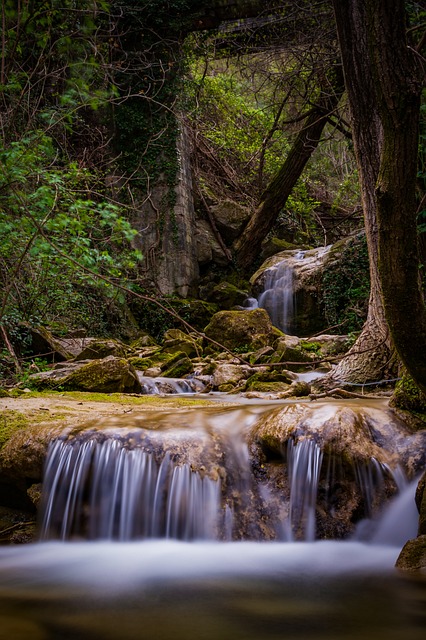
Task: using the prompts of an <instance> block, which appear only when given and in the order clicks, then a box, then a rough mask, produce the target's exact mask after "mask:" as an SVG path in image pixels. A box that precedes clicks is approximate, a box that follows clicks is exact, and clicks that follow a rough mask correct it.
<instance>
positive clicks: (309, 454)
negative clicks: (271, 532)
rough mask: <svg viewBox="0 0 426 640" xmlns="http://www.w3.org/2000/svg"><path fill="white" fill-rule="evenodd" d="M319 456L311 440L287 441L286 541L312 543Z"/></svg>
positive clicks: (319, 463)
mask: <svg viewBox="0 0 426 640" xmlns="http://www.w3.org/2000/svg"><path fill="white" fill-rule="evenodd" d="M322 458H323V454H322V451H321V449H320V448H319V446H318V445H317V444H316V443H315V442H313V441H312V440H300V441H299V442H297V443H295V442H294V441H293V440H289V442H288V445H287V465H288V475H289V478H290V504H289V517H288V521H287V523H286V525H285V529H286V531H287V536H288V539H289V540H300V539H302V540H315V507H316V499H317V493H318V483H319V478H320V471H321V463H322Z"/></svg>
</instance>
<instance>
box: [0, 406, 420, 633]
mask: <svg viewBox="0 0 426 640" xmlns="http://www.w3.org/2000/svg"><path fill="white" fill-rule="evenodd" d="M401 429H402V430H401ZM346 432H347V433H346ZM425 436H426V432H425V433H419V434H415V435H412V434H410V433H409V432H407V431H406V430H404V428H403V427H402V426H401V425H400V423H398V421H394V419H393V417H392V415H391V414H390V413H389V412H388V411H387V410H386V409H385V408H384V407H383V406H382V405H380V404H378V403H376V404H374V403H373V404H371V406H368V405H367V406H360V405H359V404H357V403H356V402H354V403H352V404H351V403H344V402H340V401H337V402H334V403H318V404H316V405H314V406H312V405H309V404H303V403H276V404H275V405H267V404H262V405H256V404H248V405H247V406H240V405H238V406H233V407H220V406H218V407H217V408H211V407H209V408H207V409H201V408H194V409H192V410H189V409H185V410H176V411H174V412H170V411H158V412H157V411H152V412H146V413H143V414H142V413H141V414H136V413H135V415H130V416H122V417H117V416H114V417H111V419H107V420H105V422H104V423H102V424H99V425H93V424H91V425H90V426H88V428H87V429H82V430H75V431H74V432H69V433H64V434H63V435H62V436H61V437H59V438H58V439H56V440H55V441H53V442H52V443H51V445H50V447H49V450H48V455H47V460H46V465H45V474H44V482H43V485H44V486H43V496H42V507H41V522H40V538H41V541H40V542H38V543H34V544H29V545H24V546H21V547H15V548H13V547H10V548H1V547H0V624H1V629H2V632H0V635H1V633H3V636H2V637H5V638H13V640H27V639H28V638H30V637H31V638H32V640H56V638H73V640H89V639H90V640H118V639H120V640H140V638H156V639H158V640H172V639H175V638H187V637H188V636H189V635H195V636H196V637H203V638H205V639H206V640H217V638H221V639H222V640H258V639H259V638H262V640H282V638H283V637H286V638H287V637H288V638H290V639H291V640H321V639H322V638H323V637H324V636H326V637H327V638H328V639H329V640H342V637H348V638H350V639H351V640H362V639H363V638H365V637H371V636H373V637H375V638H377V639H378V640H389V638H392V640H421V639H422V638H423V634H424V628H425V627H424V624H425V622H426V618H425V615H424V598H425V595H426V579H425V580H423V579H422V578H421V577H420V578H419V580H417V581H416V582H414V581H410V580H408V579H407V578H403V577H402V576H401V575H399V574H398V573H397V572H396V571H395V570H394V564H395V561H396V558H397V557H398V554H399V552H400V549H401V547H402V546H403V544H404V543H405V541H406V540H407V537H413V536H415V535H416V530H417V514H416V510H415V507H414V508H413V503H414V492H415V488H416V484H417V479H416V476H415V475H413V473H411V474H408V473H407V470H408V469H409V468H410V465H411V467H412V466H413V465H415V467H416V469H417V472H418V471H419V470H420V469H421V468H423V467H424V465H425V460H424V456H423V457H422V455H423V454H422V453H421V451H423V452H424V450H425V444H426V438H425ZM345 438H347V441H348V442H349V441H350V442H351V445H352V449H351V454H350V455H349V454H348V450H347V448H345V447H346V444H345V442H346V441H345ZM418 451H420V454H419V456H420V457H417V458H416V455H417V454H416V452H418ZM344 452H346V453H344ZM364 453H365V455H364ZM361 454H363V455H361ZM351 456H353V459H349V458H350V457H351ZM408 477H410V478H411V479H410V480H409V479H408ZM391 493H393V494H394V497H393V498H391V499H390V498H389V495H390V494H391ZM339 514H340V515H339ZM324 518H325V519H326V521H325V522H326V523H325V524H324ZM345 518H346V520H345ZM354 519H355V520H356V521H357V524H358V526H357V527H355V526H353V527H352V528H351V530H350V531H349V529H348V530H345V535H342V536H340V537H341V538H342V539H337V538H336V539H334V540H333V539H322V540H318V539H317V537H318V532H321V535H322V537H323V538H324V537H327V538H332V537H333V536H332V535H329V533H330V531H337V532H339V530H340V529H339V527H342V526H343V524H342V523H343V522H346V525H345V526H347V523H349V525H351V524H354V523H352V522H351V521H352V520H354ZM336 522H337V523H338V526H336ZM333 527H334V528H333ZM337 537H339V535H338V536H337ZM342 629H344V630H345V633H344V634H343V635H342ZM346 632H347V633H346Z"/></svg>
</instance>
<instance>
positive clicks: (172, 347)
mask: <svg viewBox="0 0 426 640" xmlns="http://www.w3.org/2000/svg"><path fill="white" fill-rule="evenodd" d="M179 352H181V353H186V355H187V356H188V357H189V358H195V357H197V356H199V355H200V354H201V353H202V352H203V348H202V341H201V338H193V337H191V336H189V335H188V334H186V333H184V332H183V331H180V329H169V330H168V331H166V333H165V334H164V342H163V353H172V354H173V353H179Z"/></svg>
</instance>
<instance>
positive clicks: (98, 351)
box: [75, 340, 127, 360]
mask: <svg viewBox="0 0 426 640" xmlns="http://www.w3.org/2000/svg"><path fill="white" fill-rule="evenodd" d="M126 351H127V349H126V346H125V345H124V344H123V343H121V342H120V341H119V340H91V341H90V342H89V343H88V344H87V345H86V346H84V347H83V350H82V351H81V352H80V353H79V354H78V355H77V356H76V358H75V359H76V360H99V359H101V358H107V357H108V356H114V357H116V358H124V356H125V355H126Z"/></svg>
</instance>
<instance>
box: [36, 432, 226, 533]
mask: <svg viewBox="0 0 426 640" xmlns="http://www.w3.org/2000/svg"><path fill="white" fill-rule="evenodd" d="M89 476H90V477H89ZM45 485H46V488H45V496H46V497H45V504H44V506H43V511H42V523H41V531H40V537H41V539H49V538H59V539H61V540H68V539H70V538H72V537H74V536H78V537H81V536H82V535H85V532H86V537H88V538H89V539H91V540H100V539H106V540H134V539H141V538H175V539H179V540H194V539H198V540H202V539H204V540H205V539H214V538H216V537H217V528H218V521H217V520H218V517H219V514H220V508H219V506H220V484H219V481H218V480H212V479H210V478H208V477H201V476H200V474H199V473H194V472H192V471H191V468H190V466H189V465H188V464H185V465H181V466H176V465H175V464H174V463H173V462H172V460H171V456H170V455H166V456H164V458H163V460H162V462H161V464H157V463H156V461H155V459H154V456H153V455H152V454H151V453H147V452H145V451H143V450H142V449H128V448H127V447H126V446H123V443H122V442H120V441H119V440H117V439H107V440H104V441H103V442H101V443H99V442H97V441H96V439H91V440H90V439H89V440H87V441H86V442H83V443H78V442H63V441H62V440H58V441H57V442H55V443H54V444H53V446H52V447H51V450H50V453H49V458H48V463H47V467H46V472H45ZM83 500H84V501H85V502H86V504H87V506H85V505H84V503H83ZM85 512H87V513H85Z"/></svg>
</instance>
